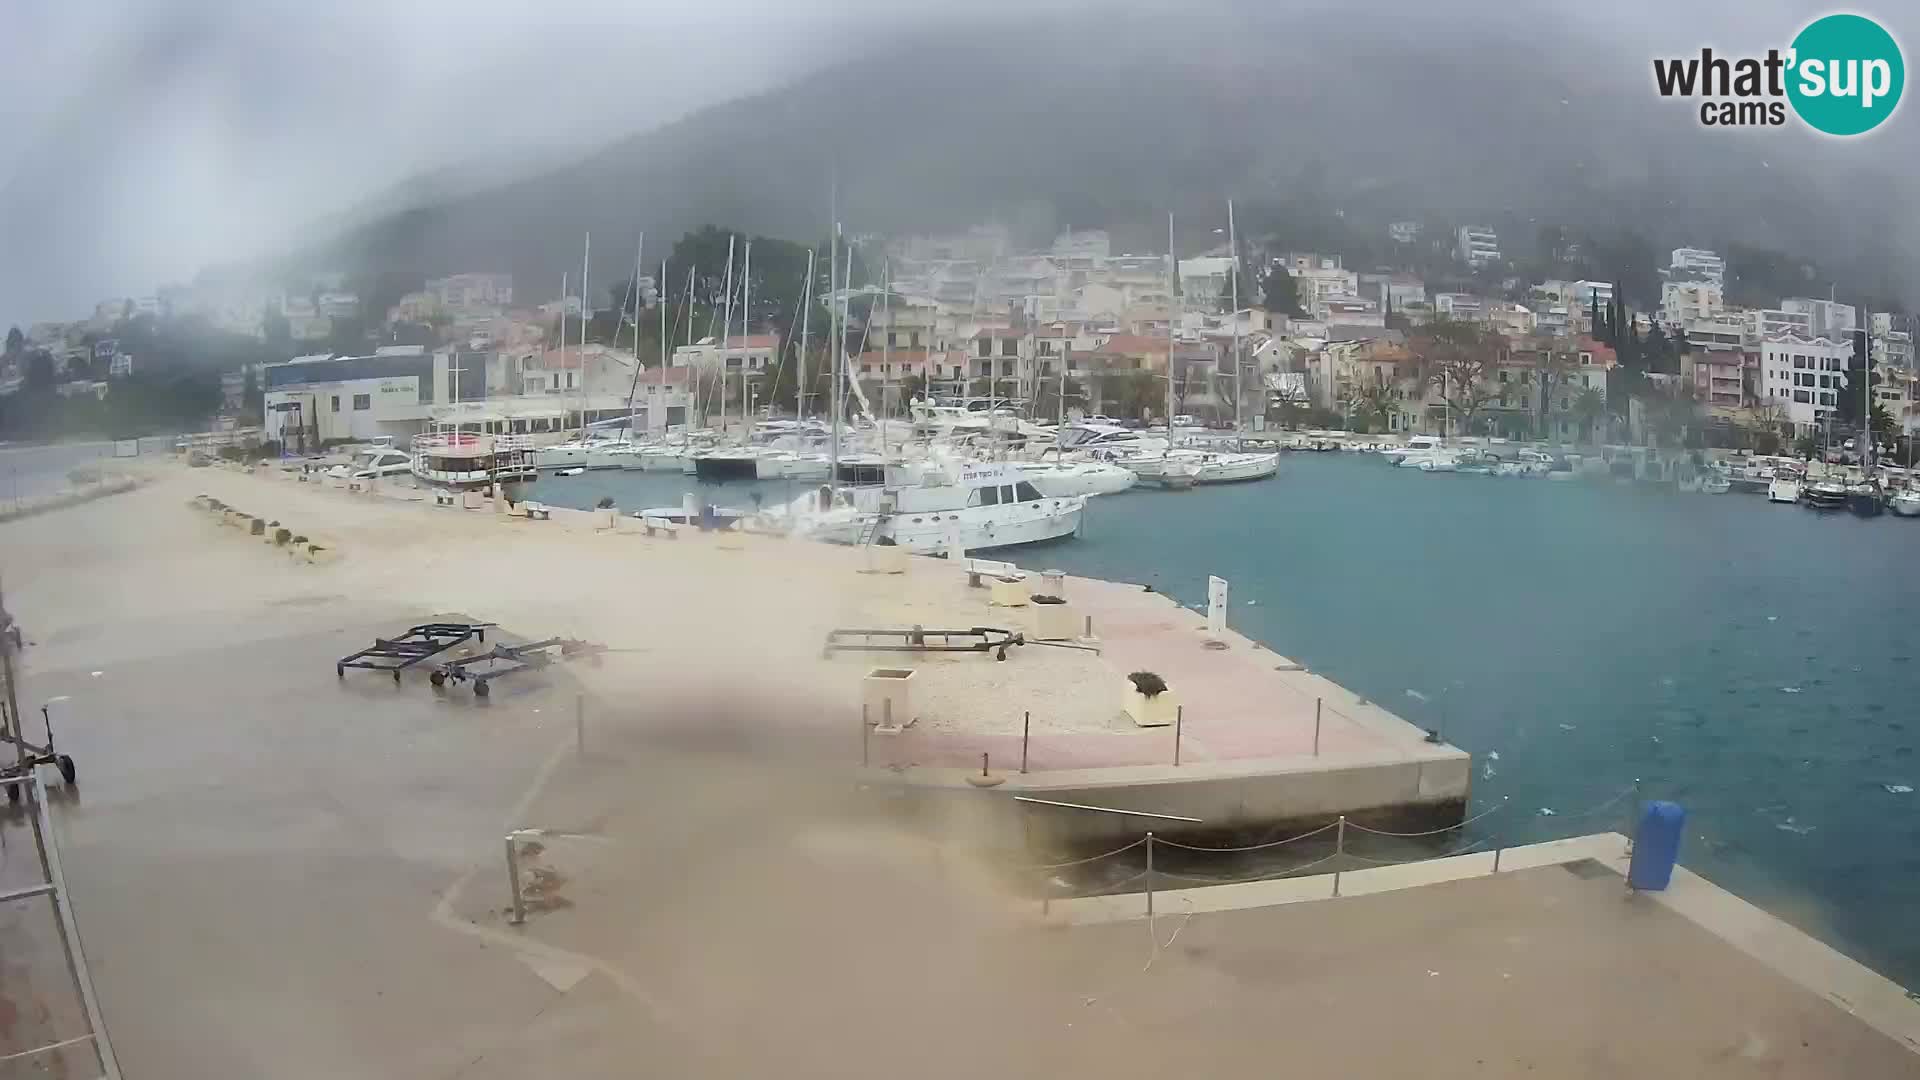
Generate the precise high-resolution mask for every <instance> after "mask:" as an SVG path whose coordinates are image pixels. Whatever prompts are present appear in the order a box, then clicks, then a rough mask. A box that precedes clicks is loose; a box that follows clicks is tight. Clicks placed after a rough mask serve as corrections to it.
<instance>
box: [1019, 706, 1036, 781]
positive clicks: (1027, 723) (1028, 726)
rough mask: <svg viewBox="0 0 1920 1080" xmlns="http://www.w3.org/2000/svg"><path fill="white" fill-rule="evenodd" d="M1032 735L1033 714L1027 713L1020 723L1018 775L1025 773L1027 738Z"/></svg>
mask: <svg viewBox="0 0 1920 1080" xmlns="http://www.w3.org/2000/svg"><path fill="white" fill-rule="evenodd" d="M1032 733H1033V713H1032V712H1031V711H1029V712H1028V713H1027V716H1026V719H1025V720H1022V721H1021V722H1020V773H1021V775H1023V776H1024V775H1025V774H1026V771H1027V736H1029V735H1031V734H1032Z"/></svg>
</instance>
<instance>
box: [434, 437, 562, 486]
mask: <svg viewBox="0 0 1920 1080" xmlns="http://www.w3.org/2000/svg"><path fill="white" fill-rule="evenodd" d="M525 440H526V436H524V435H487V434H484V433H480V432H470V431H461V430H459V429H458V428H453V429H448V430H441V431H429V432H426V433H424V434H420V435H415V436H414V437H413V443H412V450H413V465H412V471H413V475H414V476H415V477H417V478H419V479H421V480H424V481H426V482H427V483H429V484H434V485H438V486H440V487H449V488H453V489H455V490H473V489H479V488H486V487H489V486H491V485H492V484H495V483H501V484H520V483H526V482H529V481H532V480H533V479H534V478H535V476H536V475H537V474H536V473H535V471H534V465H533V462H532V461H531V460H530V458H531V454H530V452H529V450H528V447H527V445H526V441H525Z"/></svg>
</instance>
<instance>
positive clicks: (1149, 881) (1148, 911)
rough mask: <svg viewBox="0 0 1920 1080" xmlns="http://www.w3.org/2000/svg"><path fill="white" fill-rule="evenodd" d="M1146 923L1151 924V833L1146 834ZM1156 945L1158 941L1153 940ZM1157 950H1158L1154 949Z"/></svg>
mask: <svg viewBox="0 0 1920 1080" xmlns="http://www.w3.org/2000/svg"><path fill="white" fill-rule="evenodd" d="M1147 925H1148V926H1149V927H1151V926H1152V925H1153V834H1152V833H1148V834H1147ZM1155 944H1156V945H1158V941H1157V940H1156V942H1155ZM1156 951H1158V950H1156Z"/></svg>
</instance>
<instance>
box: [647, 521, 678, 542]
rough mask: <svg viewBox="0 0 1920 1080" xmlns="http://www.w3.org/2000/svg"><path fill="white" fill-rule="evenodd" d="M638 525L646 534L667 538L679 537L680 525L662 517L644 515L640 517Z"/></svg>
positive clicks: (674, 538) (675, 538) (676, 538)
mask: <svg viewBox="0 0 1920 1080" xmlns="http://www.w3.org/2000/svg"><path fill="white" fill-rule="evenodd" d="M640 527H641V528H642V529H645V530H646V533H647V535H648V536H665V537H666V538H667V539H669V540H678V539H680V526H678V525H675V524H674V523H673V522H671V521H668V520H667V519H666V518H663V517H645V518H641V519H640Z"/></svg>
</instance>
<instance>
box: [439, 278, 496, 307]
mask: <svg viewBox="0 0 1920 1080" xmlns="http://www.w3.org/2000/svg"><path fill="white" fill-rule="evenodd" d="M426 291H427V293H428V295H430V296H432V297H433V300H434V303H435V304H437V305H438V306H439V308H440V310H442V311H473V310H498V309H501V308H505V307H507V306H509V305H511V304H512V303H513V275H512V274H454V275H452V276H450V277H443V278H435V279H434V280H432V281H429V282H427V290H426Z"/></svg>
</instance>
